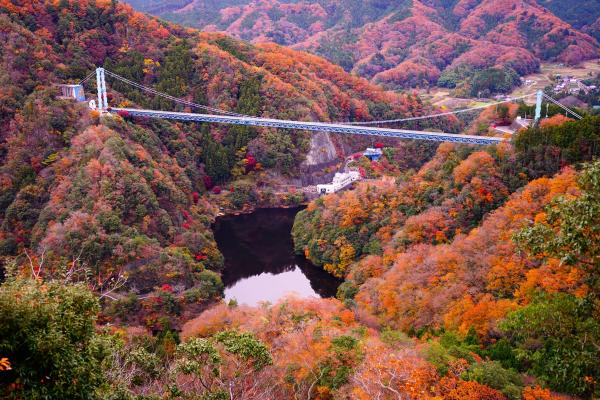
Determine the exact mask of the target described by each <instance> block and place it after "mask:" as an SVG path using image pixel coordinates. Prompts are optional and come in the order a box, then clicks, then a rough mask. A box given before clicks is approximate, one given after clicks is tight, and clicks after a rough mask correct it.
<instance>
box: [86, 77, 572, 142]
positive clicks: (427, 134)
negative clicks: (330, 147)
mask: <svg viewBox="0 0 600 400" xmlns="http://www.w3.org/2000/svg"><path fill="white" fill-rule="evenodd" d="M95 75H96V85H97V92H98V103H97V105H96V107H97V109H98V110H99V111H101V112H103V113H111V114H121V115H129V116H131V117H140V118H159V119H168V120H176V121H191V122H207V123H218V124H231V125H245V126H256V127H268V128H282V129H298V130H305V131H313V132H331V133H339V134H350V135H367V136H379V137H387V138H396V139H416V140H427V141H434V142H451V143H464V144H475V145H492V144H497V143H501V142H503V141H505V140H506V138H504V137H495V136H474V135H462V134H453V133H445V132H434V131H417V130H407V129H391V128H384V127H381V126H378V127H370V126H366V125H383V124H389V123H401V122H407V121H417V120H425V119H430V118H438V117H443V116H449V115H454V114H459V113H465V112H471V111H475V110H481V109H484V108H488V107H490V106H494V105H498V104H503V103H508V102H511V101H517V100H522V99H524V98H527V97H532V96H536V113H535V119H534V122H537V121H538V120H539V119H540V117H541V106H542V100H543V99H544V98H545V99H546V100H547V101H550V102H552V103H554V104H557V105H558V106H560V107H562V108H563V109H564V110H565V111H566V112H567V113H571V114H572V115H573V116H574V117H576V118H578V119H581V118H582V117H581V116H580V115H578V114H577V113H575V112H574V111H572V110H571V109H569V108H567V107H565V106H563V105H562V104H560V103H559V102H557V101H556V100H554V99H552V98H551V97H549V96H547V95H546V94H545V93H543V92H542V91H538V92H537V93H531V94H528V95H524V96H520V97H515V98H510V99H506V100H504V101H499V102H496V103H492V104H486V105H483V106H478V107H472V108H468V109H464V110H457V111H449V112H443V113H437V114H430V115H425V116H417V117H408V118H400V119H390V120H380V121H365V122H337V123H331V122H309V121H292V120H283V119H273V118H261V117H256V116H250V115H243V114H237V113H233V112H230V111H226V110H221V109H218V108H213V107H209V106H205V105H202V104H197V103H193V102H191V101H188V100H185V99H180V98H176V97H173V96H170V95H168V94H166V93H161V92H158V91H157V90H155V89H153V88H151V87H148V86H144V85H142V84H140V83H137V82H133V81H131V80H129V79H126V78H124V77H122V76H120V75H118V74H115V73H113V72H110V71H108V70H105V69H104V68H97V69H96V71H95ZM106 75H109V76H110V77H112V78H114V79H117V80H119V81H120V82H123V83H125V84H127V85H131V86H132V87H134V88H137V89H139V90H141V91H145V92H147V93H150V94H153V95H156V96H161V97H164V98H167V99H169V100H172V101H173V102H175V103H178V104H182V105H184V106H187V107H190V108H197V109H202V110H204V111H206V112H208V113H203V114H200V113H188V112H173V111H157V110H144V109H136V108H115V107H109V105H108V99H107V89H106ZM93 76H94V73H92V74H90V75H89V76H88V77H86V78H85V79H84V80H83V81H81V82H80V85H83V84H84V83H85V82H87V81H88V80H89V79H91V78H92V77H93Z"/></svg>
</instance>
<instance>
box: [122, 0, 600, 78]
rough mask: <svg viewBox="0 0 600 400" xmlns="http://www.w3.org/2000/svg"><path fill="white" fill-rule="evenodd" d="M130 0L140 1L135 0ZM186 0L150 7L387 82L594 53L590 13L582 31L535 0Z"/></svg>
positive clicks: (527, 67)
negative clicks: (160, 7) (218, 1)
mask: <svg viewBox="0 0 600 400" xmlns="http://www.w3.org/2000/svg"><path fill="white" fill-rule="evenodd" d="M133 3H134V4H137V5H138V6H140V4H139V3H140V2H139V1H138V2H135V1H134V2H133ZM185 3H186V4H185V6H184V7H176V6H175V5H174V4H173V2H171V1H169V0H167V1H163V2H162V3H161V4H162V5H163V6H164V5H169V6H170V7H169V12H167V13H158V14H159V15H160V16H162V17H164V18H167V19H170V20H174V21H176V22H180V23H184V24H187V25H192V26H195V27H198V28H201V29H204V30H208V31H224V32H227V33H228V34H231V35H233V36H235V37H238V38H241V39H243V40H248V41H253V42H264V41H274V42H276V43H279V44H283V45H287V46H292V47H293V48H296V49H301V50H308V51H310V52H312V53H314V54H317V55H321V56H323V57H325V58H327V59H328V60H330V61H332V62H334V63H336V64H338V65H341V66H342V67H343V68H344V69H345V70H347V71H351V72H353V73H355V74H357V75H360V76H364V77H366V78H368V79H371V80H372V81H373V82H375V83H379V84H383V85H384V86H386V87H389V88H393V89H396V88H403V87H412V86H424V85H425V86H426V85H432V84H437V83H438V81H439V79H440V78H441V77H442V76H446V75H448V74H449V73H453V72H454V70H455V69H457V68H458V67H460V66H467V67H469V68H471V69H477V70H480V69H486V68H492V67H499V68H510V69H512V70H514V71H516V73H517V74H519V75H525V74H528V73H531V72H534V71H537V70H538V68H539V64H540V62H541V61H556V62H564V63H567V64H578V63H579V62H581V61H584V60H587V59H592V58H595V57H598V56H599V55H600V44H599V43H598V41H597V40H596V39H594V38H593V37H592V36H590V35H595V34H596V29H597V28H595V27H596V26H597V25H594V24H593V23H592V22H593V21H589V22H590V23H589V24H583V23H581V24H578V26H581V27H582V28H584V29H585V31H586V32H588V33H589V35H588V34H587V33H583V32H582V31H579V30H577V29H575V28H574V27H572V26H571V25H569V24H568V23H567V22H564V21H563V20H561V19H559V18H558V17H557V16H556V15H554V14H552V12H551V11H549V9H547V8H544V7H543V6H542V5H540V3H542V2H541V1H538V2H536V1H522V0H509V1H505V2H502V3H499V2H494V1H490V0H461V1H451V2H447V1H438V0H414V1H413V0H406V1H402V2H393V1H385V0H378V1H367V2H356V1H353V0H338V1H336V0H321V1H318V2H308V1H298V2H293V3H288V2H284V1H280V0H261V1H256V0H245V1H244V0H233V1H227V2H224V3H221V4H219V5H216V4H213V3H214V2H212V1H210V0H193V1H191V2H187V1H186V2H185ZM544 4H546V5H547V6H549V7H551V9H554V10H557V12H560V14H561V15H564V16H566V17H569V16H570V17H569V20H570V21H573V20H574V18H581V16H580V14H575V15H576V16H575V17H573V15H572V14H573V12H572V11H573V7H570V8H569V7H564V6H562V7H559V6H558V3H556V2H544ZM215 6H217V7H216V8H215ZM142 8H143V7H142ZM592 15H595V14H594V13H592ZM588 17H589V15H588ZM575 21H577V19H575ZM472 75H473V74H472V73H470V76H472Z"/></svg>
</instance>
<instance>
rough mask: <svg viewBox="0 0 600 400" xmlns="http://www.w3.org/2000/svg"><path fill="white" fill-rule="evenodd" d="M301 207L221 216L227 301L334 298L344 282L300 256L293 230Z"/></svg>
mask: <svg viewBox="0 0 600 400" xmlns="http://www.w3.org/2000/svg"><path fill="white" fill-rule="evenodd" d="M299 211H301V208H295V209H281V208H278V209H260V210H257V211H255V212H254V213H252V214H244V215H237V216H234V215H228V216H224V217H220V218H218V219H217V221H216V222H215V224H214V227H213V228H214V232H215V239H216V240H217V244H218V246H219V250H221V253H223V256H224V257H225V269H224V271H223V283H224V284H225V299H226V300H230V299H235V300H237V301H238V303H240V304H248V305H257V304H258V303H260V302H263V301H268V302H271V303H274V302H276V301H277V300H279V299H280V298H282V297H283V296H285V295H287V294H290V293H295V294H296V295H299V296H302V297H311V296H312V297H333V296H335V294H336V291H337V288H338V286H339V285H340V283H341V281H340V280H338V279H336V278H334V277H333V276H331V275H329V274H328V273H327V272H325V271H324V270H323V269H321V268H320V267H316V266H314V265H312V264H311V263H310V262H309V261H308V260H306V259H305V258H304V257H300V256H296V255H295V254H294V247H293V243H292V237H291V230H292V225H293V224H294V217H295V216H296V214H297V213H298V212H299Z"/></svg>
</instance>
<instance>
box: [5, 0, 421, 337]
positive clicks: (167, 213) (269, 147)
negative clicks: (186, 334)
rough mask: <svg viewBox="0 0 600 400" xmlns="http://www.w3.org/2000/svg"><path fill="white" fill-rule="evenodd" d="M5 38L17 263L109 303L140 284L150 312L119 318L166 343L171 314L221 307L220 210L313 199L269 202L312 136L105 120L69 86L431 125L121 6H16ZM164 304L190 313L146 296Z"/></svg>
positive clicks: (304, 59) (362, 86)
mask: <svg viewBox="0 0 600 400" xmlns="http://www.w3.org/2000/svg"><path fill="white" fill-rule="evenodd" d="M0 32H1V35H2V39H3V40H2V44H1V45H0V52H1V54H2V63H1V66H0V84H1V87H2V90H1V91H0V93H1V94H0V108H1V109H2V113H1V120H0V124H1V125H2V153H1V160H2V167H1V168H0V177H1V178H0V179H1V182H2V185H1V189H0V204H1V207H0V209H1V211H0V221H1V226H0V251H1V253H2V255H3V256H17V255H20V257H18V258H17V259H15V261H14V262H15V263H16V264H17V266H18V265H28V264H29V263H31V264H32V265H34V266H36V265H37V266H36V267H35V268H39V269H43V270H44V274H48V276H55V275H56V274H61V273H63V272H61V268H66V266H70V267H69V268H71V269H73V270H77V271H80V270H86V271H88V270H89V271H94V273H93V274H92V276H88V274H87V273H83V274H82V276H81V278H85V279H93V280H95V281H98V282H99V283H96V284H95V285H96V286H98V288H99V289H100V290H101V291H108V290H112V289H109V288H113V289H114V287H113V286H114V285H117V286H120V285H121V284H122V283H123V281H124V280H125V278H127V279H126V280H127V283H126V284H125V286H124V287H119V289H121V290H120V293H119V294H111V295H110V296H111V297H112V298H115V299H117V300H119V301H123V302H125V303H126V305H123V307H129V308H130V309H131V310H137V311H139V312H137V313H136V312H134V313H128V312H124V311H123V310H122V309H121V306H118V307H115V308H114V309H111V310H109V311H110V312H114V313H117V314H118V315H119V316H120V317H119V318H126V319H127V318H131V319H133V320H135V321H138V322H141V323H144V324H146V325H148V326H153V327H155V328H156V329H160V325H161V322H159V321H158V320H157V317H156V316H157V315H160V314H161V313H162V312H166V313H167V314H168V315H170V316H171V317H172V319H171V322H170V323H178V322H177V321H178V320H179V316H180V315H181V314H182V313H183V312H185V310H186V309H187V308H188V306H189V307H190V308H191V309H192V311H193V309H196V308H197V304H198V303H197V300H198V299H200V300H210V299H212V298H214V297H215V296H219V295H220V281H219V276H218V271H219V268H220V267H221V264H222V256H221V255H220V253H219V252H218V250H217V249H216V245H215V243H214V239H213V237H212V233H211V231H210V229H209V228H210V223H211V221H212V220H213V218H214V216H215V215H216V213H217V206H216V204H217V203H218V204H219V205H220V206H223V207H232V208H236V207H237V208H241V207H242V206H244V205H247V204H248V203H250V204H252V203H256V204H257V203H259V202H260V201H261V199H262V198H263V197H264V198H265V201H269V202H271V203H268V204H272V205H277V204H278V203H277V202H278V201H281V202H282V203H281V204H285V202H286V201H288V198H289V199H291V200H289V201H298V200H301V199H302V198H301V197H300V198H299V199H298V195H297V194H294V193H290V194H289V196H287V197H286V196H285V195H284V196H283V197H282V198H281V200H277V198H274V197H273V196H272V195H266V196H263V195H262V194H261V193H260V192H259V191H258V190H257V187H259V186H263V187H264V188H266V189H268V188H269V185H271V183H270V182H272V181H273V179H286V176H287V177H290V178H292V177H294V176H295V175H296V174H298V173H299V172H298V171H299V169H298V166H299V165H300V164H301V163H303V162H304V160H305V157H306V156H307V154H309V153H310V151H311V141H310V136H309V135H308V134H306V133H303V132H284V131H281V130H279V131H278V130H267V129H254V128H243V127H242V128H239V127H238V128H228V127H218V126H210V127H209V126H202V125H190V124H187V125H185V124H171V123H166V122H160V121H138V123H133V122H132V121H130V120H129V119H128V120H123V118H120V117H116V118H104V117H102V118H100V116H99V115H98V114H97V113H93V112H92V113H90V112H89V110H88V109H87V107H86V104H83V105H77V104H74V103H73V102H72V101H70V100H64V99H59V98H57V93H58V92H57V90H56V88H55V87H54V86H53V85H54V84H57V83H64V82H69V81H79V80H81V79H83V78H84V77H85V76H86V75H88V74H89V73H90V72H92V71H93V70H94V68H95V67H96V66H97V65H104V66H105V67H106V68H107V69H109V70H111V71H114V72H116V73H118V74H121V75H122V76H124V77H126V78H129V79H131V80H134V81H136V82H140V83H145V84H147V85H151V86H154V87H156V88H157V89H158V90H161V91H165V92H167V93H169V94H170V95H172V96H177V97H184V98H186V99H188V100H193V101H196V102H199V103H202V104H207V105H210V106H213V107H219V108H223V109H227V110H231V111H236V112H239V113H245V114H251V115H263V116H277V117H280V118H290V119H308V120H332V119H333V120H349V119H354V118H360V119H364V118H367V119H368V118H380V117H389V116H392V115H393V116H396V115H410V114H412V113H419V112H421V109H422V105H421V103H420V102H419V100H418V99H417V98H416V97H412V96H396V95H393V94H388V93H384V92H383V91H382V90H380V89H378V88H376V87H374V86H372V85H370V84H369V83H367V82H366V81H365V80H362V79H360V78H356V77H352V76H350V75H348V74H346V73H345V72H344V71H343V70H342V69H341V68H339V67H336V66H334V65H332V64H330V63H328V62H326V61H324V60H322V59H320V58H318V57H315V56H311V55H308V54H305V53H299V52H295V51H293V50H288V49H284V48H280V47H278V46H276V45H261V46H258V47H255V46H251V45H248V44H246V43H242V42H239V41H236V40H233V39H231V38H228V37H226V36H223V35H220V34H200V33H198V32H195V31H191V30H185V29H181V28H176V27H172V26H169V25H166V24H164V23H161V22H158V21H157V20H154V19H150V18H147V17H145V16H143V15H142V14H139V13H136V12H134V11H132V9H131V8H129V7H128V6H123V5H119V4H117V3H116V2H96V1H90V2H80V1H77V2H75V1H73V2H64V1H63V2H59V3H58V4H55V3H54V2H51V1H48V2H37V1H32V2H20V3H13V2H11V1H3V2H0ZM92 82H93V81H92ZM109 86H111V90H110V93H109V101H110V102H111V104H113V105H119V104H121V105H127V104H138V105H140V106H143V107H148V108H160V109H163V110H180V108H177V107H175V105H173V104H172V103H170V102H169V101H166V100H165V99H162V98H153V97H149V96H147V95H146V94H142V93H141V92H139V91H137V90H136V89H133V88H130V87H126V86H124V85H122V84H121V85H119V82H109ZM88 89H89V90H93V84H91V85H89V86H88ZM112 89H114V90H115V91H113V90H112ZM225 183H227V184H228V185H229V186H228V190H227V191H224V193H223V194H222V195H220V196H217V198H216V199H213V200H211V201H209V200H208V191H209V190H212V189H214V186H215V185H222V184H225ZM220 191H221V189H219V192H220ZM215 192H216V190H215ZM266 192H267V191H266V190H265V193H266ZM28 258H29V259H31V260H28ZM38 264H39V265H38ZM213 271H216V272H213ZM111 285H113V286H111ZM128 292H130V293H131V294H132V295H133V296H132V297H127V298H123V294H124V293H128ZM149 293H154V294H156V296H159V297H160V296H163V295H167V296H172V297H173V301H174V302H175V304H174V305H173V306H168V307H167V306H166V305H163V306H156V305H153V303H152V301H151V300H152V297H151V298H150V300H146V301H144V302H140V301H138V300H137V298H136V296H135V295H144V296H145V295H147V294H149ZM107 295H108V294H107ZM147 314H148V315H147ZM153 316H154V317H153ZM140 318H141V319H140ZM144 318H145V319H144ZM167 322H168V321H167ZM164 323H165V321H163V323H162V324H164ZM167 325H168V324H167Z"/></svg>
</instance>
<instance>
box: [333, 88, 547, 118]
mask: <svg viewBox="0 0 600 400" xmlns="http://www.w3.org/2000/svg"><path fill="white" fill-rule="evenodd" d="M535 95H536V94H535V93H530V94H526V95H524V96H519V97H512V98H510V99H506V100H504V101H498V102H495V103H491V104H485V105H482V106H476V107H471V108H465V109H462V110H456V111H447V112H443V113H438V114H430V115H423V116H419V117H408V118H397V119H386V120H381V121H363V122H341V123H342V124H344V125H379V124H391V123H396V122H408V121H419V120H423V119H429V118H437V117H445V116H448V115H454V114H460V113H466V112H471V111H477V110H482V109H485V108H488V107H493V106H497V105H499V104H504V103H509V102H511V101H515V100H522V99H525V98H527V97H532V96H535Z"/></svg>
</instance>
